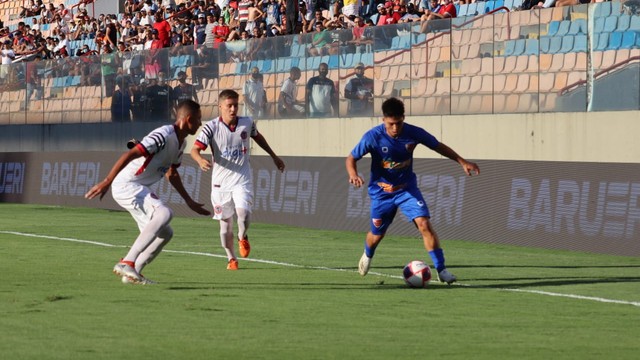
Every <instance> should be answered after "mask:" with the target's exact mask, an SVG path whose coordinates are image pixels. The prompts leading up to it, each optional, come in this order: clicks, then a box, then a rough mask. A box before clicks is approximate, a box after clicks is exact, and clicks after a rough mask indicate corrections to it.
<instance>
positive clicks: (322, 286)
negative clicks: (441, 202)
mask: <svg viewBox="0 0 640 360" xmlns="http://www.w3.org/2000/svg"><path fill="white" fill-rule="evenodd" d="M191 284H192V285H191V286H169V287H167V290H171V291H201V290H233V289H236V290H250V289H271V290H276V291H277V290H287V291H289V290H292V289H295V290H320V291H324V290H347V291H353V290H393V289H403V290H405V289H406V290H414V291H416V290H422V289H412V288H410V287H408V286H407V285H404V284H399V283H392V284H386V283H385V282H384V281H377V282H376V283H367V284H353V283H321V282H319V283H311V282H304V283H296V282H291V283H275V282H270V283H222V284H212V283H204V282H203V283H191ZM455 288H460V287H453V286H441V285H439V284H438V285H430V286H429V287H428V289H429V290H442V289H455Z"/></svg>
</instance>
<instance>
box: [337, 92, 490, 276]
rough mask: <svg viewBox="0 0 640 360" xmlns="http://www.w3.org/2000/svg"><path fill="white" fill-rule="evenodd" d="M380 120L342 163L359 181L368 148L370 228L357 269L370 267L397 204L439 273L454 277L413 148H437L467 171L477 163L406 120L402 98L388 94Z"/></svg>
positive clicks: (353, 179) (476, 170)
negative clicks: (416, 168) (418, 176)
mask: <svg viewBox="0 0 640 360" xmlns="http://www.w3.org/2000/svg"><path fill="white" fill-rule="evenodd" d="M382 114H383V118H382V124H381V125H378V126H376V127H374V128H373V129H371V130H369V131H368V132H366V133H365V134H364V136H363V137H362V139H361V140H360V142H359V143H358V144H357V145H356V147H355V148H354V149H353V150H352V151H351V154H349V156H348V157H347V160H346V166H347V173H348V174H349V183H350V184H352V185H353V186H355V187H361V186H362V185H363V184H364V179H363V178H362V177H361V176H360V175H358V167H357V164H356V163H357V161H358V160H360V159H361V158H362V157H363V156H365V155H366V154H371V179H370V180H369V197H370V198H371V220H370V221H371V224H370V226H371V230H370V231H369V232H368V233H367V236H366V239H365V245H364V254H362V257H361V258H360V263H359V264H358V272H359V273H360V275H362V276H364V275H366V274H367V273H368V272H369V267H370V266H371V258H373V255H374V254H375V251H376V247H377V246H378V244H379V243H380V241H381V240H382V239H383V238H384V235H385V233H386V231H387V229H388V228H389V225H391V223H392V222H393V218H394V217H395V215H396V211H397V209H398V208H400V210H402V212H403V213H404V214H405V215H406V216H407V218H409V219H410V220H412V221H413V222H414V223H415V225H416V227H417V228H418V230H419V231H420V234H421V235H422V239H423V242H424V247H425V248H426V249H427V251H428V252H429V256H430V257H431V259H432V261H433V264H434V267H435V268H436V272H437V274H438V279H439V280H440V281H441V282H446V283H447V284H451V283H453V282H455V281H456V280H457V278H456V276H455V275H453V274H452V273H450V272H449V271H448V270H447V268H446V266H445V259H444V252H443V251H442V247H441V246H440V240H439V239H438V235H437V234H436V232H435V230H434V229H433V226H432V224H431V222H430V221H429V218H430V215H429V208H428V207H427V204H426V203H425V201H424V198H423V197H422V193H421V192H420V189H419V188H418V185H417V181H416V174H415V173H414V172H413V150H414V149H415V147H416V145H418V144H423V145H425V146H426V147H428V148H429V149H431V150H433V151H435V152H437V153H438V154H440V155H442V156H445V157H448V158H449V159H451V160H454V161H455V162H457V163H458V164H460V166H462V169H463V170H464V172H465V173H466V174H467V175H469V176H471V175H476V174H480V168H479V167H478V165H476V164H475V163H473V162H470V161H467V160H465V159H464V158H462V157H461V156H460V155H458V154H457V153H456V152H455V151H454V150H453V149H451V148H450V147H448V146H447V145H445V144H443V143H441V142H439V141H438V140H437V139H436V138H435V137H434V136H433V135H431V134H430V133H428V132H427V131H425V130H424V129H422V128H420V127H417V126H414V125H410V124H405V122H404V103H403V102H402V101H401V100H398V99H396V98H390V99H387V100H386V101H385V102H384V103H383V104H382Z"/></svg>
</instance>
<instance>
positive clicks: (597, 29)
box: [593, 17, 606, 34]
mask: <svg viewBox="0 0 640 360" xmlns="http://www.w3.org/2000/svg"><path fill="white" fill-rule="evenodd" d="M605 20H606V18H603V17H599V18H596V20H595V21H594V23H593V32H594V33H596V34H598V33H601V32H603V31H604V22H605Z"/></svg>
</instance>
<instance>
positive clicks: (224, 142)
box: [191, 89, 284, 270]
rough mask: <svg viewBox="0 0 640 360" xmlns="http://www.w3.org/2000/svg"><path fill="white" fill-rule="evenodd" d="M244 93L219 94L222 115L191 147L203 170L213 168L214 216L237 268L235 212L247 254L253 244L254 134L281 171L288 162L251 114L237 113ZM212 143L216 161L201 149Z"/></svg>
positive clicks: (242, 251) (240, 240)
mask: <svg viewBox="0 0 640 360" xmlns="http://www.w3.org/2000/svg"><path fill="white" fill-rule="evenodd" d="M239 98H240V95H239V94H238V93H237V92H235V91H233V90H228V89H227V90H223V91H221V92H220V95H219V96H218V107H219V108H220V116H219V117H217V118H215V119H213V120H211V121H209V122H208V123H206V124H205V125H204V126H203V128H202V131H201V132H200V134H198V136H197V138H196V141H195V144H194V145H193V148H192V149H191V157H192V158H193V159H194V160H195V161H196V162H197V163H198V166H199V167H200V169H202V170H203V171H205V172H206V171H209V170H211V202H212V204H213V218H214V219H216V220H220V241H221V243H222V247H223V248H224V250H225V252H226V253H227V259H228V263H227V269H228V270H237V269H238V260H237V258H236V255H235V251H234V244H233V216H234V212H235V214H236V215H237V217H238V248H239V251H240V256H242V257H247V256H249V252H250V250H251V247H250V245H249V237H248V235H247V230H248V228H249V223H250V221H249V220H250V215H251V206H252V204H253V185H252V179H251V165H250V163H249V157H250V150H251V146H250V145H251V144H250V141H251V140H250V138H251V139H253V140H254V141H255V142H256V144H258V145H259V146H260V147H261V148H262V149H263V150H264V151H266V152H267V153H268V154H269V155H270V156H271V158H272V159H273V162H274V164H275V165H276V167H277V168H278V170H280V171H284V162H283V161H282V160H281V159H280V158H279V157H278V156H277V155H276V154H275V153H274V152H273V150H271V147H270V146H269V144H268V143H267V140H266V139H265V138H264V136H262V134H260V133H259V132H258V129H257V127H256V124H255V122H254V121H253V119H252V118H250V117H244V116H237V114H238V102H239ZM208 147H211V152H212V157H213V161H209V160H207V159H205V158H204V157H202V155H201V152H202V151H203V150H206V149H207V148H208Z"/></svg>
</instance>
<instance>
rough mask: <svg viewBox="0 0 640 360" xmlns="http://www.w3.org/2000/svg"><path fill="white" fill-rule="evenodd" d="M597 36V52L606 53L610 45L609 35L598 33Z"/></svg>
mask: <svg viewBox="0 0 640 360" xmlns="http://www.w3.org/2000/svg"><path fill="white" fill-rule="evenodd" d="M594 35H595V44H596V45H595V49H594V50H597V51H604V50H606V49H607V46H608V45H609V34H608V33H600V34H598V33H596V34H594Z"/></svg>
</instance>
